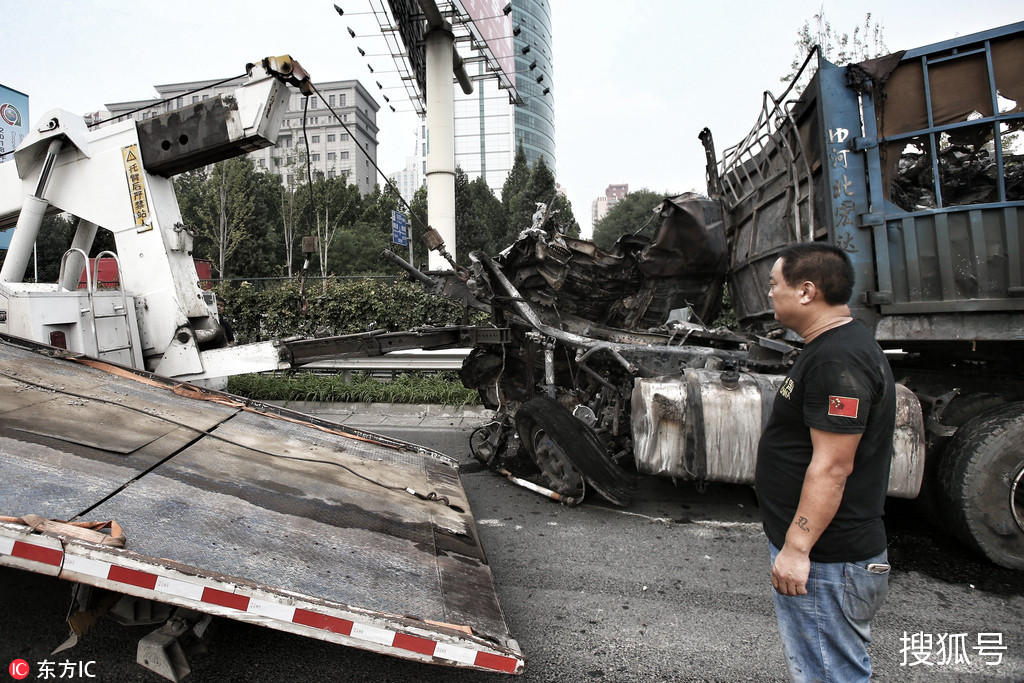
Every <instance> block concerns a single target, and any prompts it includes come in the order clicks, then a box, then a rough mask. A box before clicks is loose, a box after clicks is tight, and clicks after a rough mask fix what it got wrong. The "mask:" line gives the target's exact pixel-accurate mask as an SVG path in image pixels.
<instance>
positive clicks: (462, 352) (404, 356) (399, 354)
mask: <svg viewBox="0 0 1024 683" xmlns="http://www.w3.org/2000/svg"><path fill="white" fill-rule="evenodd" d="M470 350H471V349H441V350H431V351H426V350H422V349H414V350H411V351H392V352H391V353H386V354H384V355H382V356H360V357H352V358H335V359H331V360H322V361H316V362H313V363H307V364H305V365H303V366H302V369H303V370H312V371H314V372H339V373H341V374H342V377H344V379H345V380H346V381H347V380H348V379H350V378H351V376H352V373H353V372H367V373H382V372H390V373H391V374H392V375H394V374H398V373H401V372H412V371H434V372H437V371H442V370H458V369H459V368H461V367H462V361H464V360H465V359H466V356H467V355H469V352H470Z"/></svg>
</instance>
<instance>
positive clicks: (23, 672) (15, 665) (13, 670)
mask: <svg viewBox="0 0 1024 683" xmlns="http://www.w3.org/2000/svg"><path fill="white" fill-rule="evenodd" d="M7 670H8V671H9V672H10V674H11V678H13V679H15V680H18V681H20V680H22V679H24V678H28V674H29V666H28V662H26V661H25V660H24V659H15V660H14V661H13V662H11V665H10V666H9V667H7Z"/></svg>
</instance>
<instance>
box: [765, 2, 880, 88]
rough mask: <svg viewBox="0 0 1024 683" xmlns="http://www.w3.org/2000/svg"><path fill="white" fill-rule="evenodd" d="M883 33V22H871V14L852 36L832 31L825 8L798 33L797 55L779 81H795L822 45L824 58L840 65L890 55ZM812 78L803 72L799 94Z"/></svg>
mask: <svg viewBox="0 0 1024 683" xmlns="http://www.w3.org/2000/svg"><path fill="white" fill-rule="evenodd" d="M812 22H813V23H812ZM883 32H884V28H883V26H882V25H881V23H879V22H877V21H876V22H875V23H874V24H872V23H871V13H870V12H868V13H867V14H865V15H864V25H863V26H855V27H854V28H853V33H840V32H839V31H838V30H834V29H833V28H832V23H831V22H830V21H829V20H828V19H827V18H826V17H825V9H824V7H822V8H821V9H819V10H818V12H817V14H815V15H814V17H813V19H812V20H809V21H805V22H804V25H803V26H802V27H800V29H799V30H798V31H797V40H796V48H797V53H796V56H795V57H794V58H793V62H792V63H791V64H790V69H789V73H788V74H786V75H785V76H783V77H782V78H781V79H780V80H781V81H782V82H783V83H789V82H790V81H791V80H793V77H794V76H796V73H797V70H798V69H799V68H800V66H801V65H802V64H803V63H804V60H805V59H806V58H807V55H808V53H810V51H811V49H813V48H814V46H815V45H817V46H819V48H820V50H821V56H822V57H824V58H825V59H827V60H828V61H830V62H832V63H833V64H836V65H839V66H842V65H844V64H851V63H857V62H862V61H864V60H865V59H872V58H873V57H879V56H881V55H884V54H887V53H888V52H889V48H887V47H886V45H885V38H884V36H883ZM810 76H811V73H809V72H806V71H805V72H804V75H803V76H802V77H801V79H800V82H799V83H797V86H796V90H797V92H801V91H803V89H804V87H806V85H807V83H808V82H809V81H810Z"/></svg>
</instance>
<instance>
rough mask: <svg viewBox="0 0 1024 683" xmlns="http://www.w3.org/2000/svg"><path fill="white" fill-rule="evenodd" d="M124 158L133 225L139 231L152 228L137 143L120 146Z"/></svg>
mask: <svg viewBox="0 0 1024 683" xmlns="http://www.w3.org/2000/svg"><path fill="white" fill-rule="evenodd" d="M121 156H122V157H123V158H124V172H125V175H126V176H127V177H128V194H129V196H130V197H131V202H132V211H134V213H135V225H136V226H137V227H138V228H139V232H145V231H146V230H152V229H153V225H152V223H150V220H149V200H148V199H147V198H146V183H145V182H144V180H143V177H142V161H141V157H140V156H139V146H138V145H125V146H124V147H122V148H121Z"/></svg>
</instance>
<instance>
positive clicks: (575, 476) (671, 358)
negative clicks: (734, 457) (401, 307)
mask: <svg viewBox="0 0 1024 683" xmlns="http://www.w3.org/2000/svg"><path fill="white" fill-rule="evenodd" d="M655 210H656V211H657V212H658V214H659V216H660V218H661V221H660V224H659V225H658V228H657V230H656V231H655V235H654V236H653V238H650V239H648V238H644V237H640V236H637V235H627V236H625V237H623V238H622V239H620V240H619V242H617V243H616V244H615V246H614V247H613V248H612V249H610V250H607V251H605V250H602V249H599V248H598V247H597V246H596V245H594V244H593V243H592V242H588V241H583V240H577V239H572V238H569V237H566V236H564V235H561V234H558V233H557V232H555V231H548V230H544V229H542V228H533V229H530V230H527V231H524V232H523V233H522V234H521V235H520V236H519V238H518V239H517V241H516V242H515V243H514V244H513V245H512V246H511V247H509V248H508V249H506V250H505V251H504V252H502V253H501V254H500V255H498V256H497V257H496V258H493V259H492V258H490V257H488V256H487V255H486V254H483V253H481V252H474V253H472V254H471V255H470V260H471V265H470V267H469V269H468V270H461V269H460V270H457V271H456V272H455V273H452V274H450V275H449V276H448V277H449V278H450V279H451V278H454V279H457V280H459V281H460V282H461V283H463V284H464V286H465V290H466V292H467V296H466V297H465V298H464V301H465V302H466V303H468V304H469V305H471V306H475V307H477V308H479V309H482V310H487V311H489V312H490V314H491V316H492V324H493V325H494V326H495V327H496V328H499V329H503V330H507V333H506V334H504V335H502V339H503V341H502V343H499V344H489V345H479V346H477V347H476V348H474V350H473V351H472V353H471V354H470V355H469V356H468V358H467V359H466V362H465V364H464V365H463V368H462V370H461V372H460V378H461V380H462V382H463V383H464V384H465V385H466V386H467V387H470V388H476V389H477V390H478V391H479V392H480V396H481V398H482V400H483V402H484V404H485V405H486V406H487V407H489V408H491V409H493V410H494V411H495V414H494V417H493V419H492V420H491V421H490V422H488V423H487V424H485V425H483V426H481V427H480V428H478V429H477V430H476V431H475V432H474V433H473V435H472V437H471V440H470V441H471V449H472V452H473V455H474V457H476V458H477V459H478V460H479V461H480V462H482V463H484V464H485V465H487V466H488V467H490V468H492V469H494V470H496V471H498V472H501V473H502V474H505V475H507V476H510V477H513V478H515V479H516V480H517V481H518V482H519V483H523V484H524V485H527V486H529V487H530V488H533V489H534V490H538V491H539V492H541V493H543V494H546V495H548V496H549V497H551V498H554V499H555V500H559V501H561V502H563V503H565V504H570V505H572V504H576V503H579V502H581V501H582V500H583V498H584V496H585V495H586V493H587V491H588V490H591V491H594V492H596V493H597V494H599V495H600V496H601V497H602V498H604V499H606V500H608V501H609V502H611V503H614V504H616V505H628V504H629V502H630V500H631V498H632V494H633V487H634V484H635V468H634V464H635V463H633V462H632V458H631V455H632V454H633V445H634V443H633V440H634V436H633V433H632V430H631V416H632V414H633V409H632V402H633V400H634V399H633V392H634V385H635V383H636V381H637V380H638V379H640V378H651V377H665V376H668V377H673V378H682V377H683V374H684V372H685V371H686V370H687V369H702V370H704V371H708V372H711V373H715V372H717V373H719V374H718V380H719V381H720V382H721V384H722V386H723V387H725V388H726V389H729V388H731V387H734V386H735V385H736V383H737V382H738V381H739V375H740V372H759V373H781V372H784V369H785V367H786V366H787V365H788V363H789V362H790V361H791V358H792V356H793V355H794V353H795V352H796V347H794V346H792V345H790V344H788V343H785V342H782V341H778V340H775V339H771V338H769V337H767V336H757V335H754V334H749V335H741V334H737V333H734V332H730V331H729V330H727V329H726V328H724V327H720V328H717V329H711V328H710V327H708V325H707V324H705V322H704V321H708V322H710V321H712V320H714V319H715V318H716V317H717V315H718V313H719V311H720V310H721V304H722V295H723V284H724V282H725V278H726V275H727V269H728V258H727V246H726V241H725V233H724V227H723V224H722V221H721V217H720V209H719V208H718V204H717V202H714V201H713V200H710V199H708V198H706V197H702V196H699V195H694V194H686V195H681V196H679V197H674V198H669V199H666V200H665V201H664V202H663V203H662V204H661V205H660V206H659V207H657V209H655ZM459 289H460V288H459V287H457V286H456V287H450V286H449V287H447V291H448V293H449V296H451V294H452V292H455V291H458V290H459ZM688 428H689V429H693V427H688ZM695 436H696V435H695ZM524 480H525V481H524Z"/></svg>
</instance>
